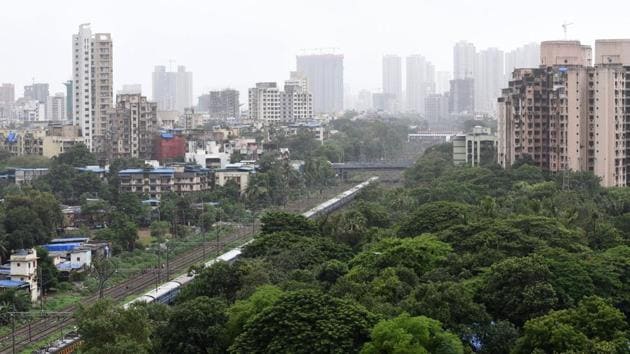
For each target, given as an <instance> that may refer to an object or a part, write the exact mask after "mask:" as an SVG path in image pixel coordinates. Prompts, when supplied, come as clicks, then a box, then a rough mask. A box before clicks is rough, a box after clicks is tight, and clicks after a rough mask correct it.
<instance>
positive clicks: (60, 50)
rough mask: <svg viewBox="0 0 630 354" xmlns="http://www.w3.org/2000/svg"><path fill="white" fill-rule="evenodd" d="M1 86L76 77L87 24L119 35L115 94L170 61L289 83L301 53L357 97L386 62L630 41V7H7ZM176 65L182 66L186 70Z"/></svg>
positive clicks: (210, 77) (443, 1)
mask: <svg viewBox="0 0 630 354" xmlns="http://www.w3.org/2000/svg"><path fill="white" fill-rule="evenodd" d="M0 11H1V12H0V82H12V83H15V84H16V96H21V95H22V87H23V86H24V85H25V84H28V83H30V82H31V80H32V78H35V81H36V82H49V83H50V84H51V93H53V92H55V91H62V89H63V86H62V85H61V84H60V83H61V82H63V81H64V80H67V79H68V78H69V77H70V74H71V70H72V67H71V38H72V34H73V33H75V32H76V31H77V29H78V25H79V24H81V23H84V22H90V23H91V24H92V30H93V32H111V33H112V37H113V40H114V80H115V90H118V89H119V88H120V87H121V86H122V84H126V83H141V84H142V87H143V93H145V94H147V95H148V96H150V95H151V72H152V70H153V66H154V65H156V64H164V65H168V62H169V60H175V61H176V63H177V64H181V65H186V67H187V68H189V69H190V70H192V71H193V73H194V92H195V95H198V94H199V93H201V92H202V91H205V90H207V89H216V88H223V87H234V88H237V89H240V90H245V89H246V88H247V87H250V86H252V85H253V84H254V83H255V82H257V81H282V80H284V79H286V78H288V75H289V73H288V72H289V71H290V70H293V69H295V55H296V54H299V53H300V52H301V51H302V50H303V49H312V48H331V47H333V48H338V49H337V52H338V53H343V54H344V55H345V62H344V66H345V78H346V80H345V81H346V84H348V85H349V86H350V87H351V89H352V90H353V91H357V90H359V89H363V88H366V89H377V88H379V87H380V86H381V56H382V55H383V54H389V53H395V54H399V55H402V56H405V55H408V54H414V53H419V54H423V55H424V56H425V57H427V58H428V59H429V60H431V61H432V62H433V63H434V64H435V65H436V67H437V69H438V70H452V68H451V66H452V47H453V44H454V43H455V42H457V41H458V40H462V39H465V40H468V41H471V42H473V43H474V44H475V45H476V46H477V49H483V48H486V47H499V48H501V49H503V50H509V49H512V48H514V47H517V46H520V45H522V44H525V43H527V42H532V41H541V40H546V39H561V38H562V37H563V35H562V28H561V24H562V23H563V22H564V21H565V20H566V21H568V22H574V23H575V24H574V25H573V26H571V27H570V29H569V37H570V38H573V39H580V40H581V41H582V42H583V43H588V44H592V42H593V41H594V39H595V38H627V37H630V26H629V25H628V23H629V22H628V18H627V16H628V14H629V13H630V1H627V0H626V1H623V0H618V1H599V2H592V1H589V2H586V1H581V0H573V1H570V2H569V1H556V0H544V1H540V0H530V1H527V0H524V1H519V2H518V4H517V2H516V1H510V0H470V1H469V0H459V1H449V0H408V1H403V0H309V1H307V0H194V1H192V0H177V1H166V0H142V1H141V0H126V1H121V0H101V1H91V0H58V1H50V0H40V1H29V0H20V1H12V0H2V3H1V5H0ZM177 64H176V65H177Z"/></svg>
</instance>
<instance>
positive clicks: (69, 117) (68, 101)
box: [63, 80, 74, 122]
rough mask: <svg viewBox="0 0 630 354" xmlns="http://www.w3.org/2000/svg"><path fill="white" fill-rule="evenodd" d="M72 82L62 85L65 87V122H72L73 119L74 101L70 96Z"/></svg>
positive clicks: (72, 96)
mask: <svg viewBox="0 0 630 354" xmlns="http://www.w3.org/2000/svg"><path fill="white" fill-rule="evenodd" d="M73 83H74V81H73V80H68V81H66V82H64V83H63V85H64V86H65V87H66V117H65V120H66V121H68V122H72V120H73V119H74V118H73V117H74V116H73V114H72V107H73V105H72V100H73V99H74V95H73V94H72V86H73Z"/></svg>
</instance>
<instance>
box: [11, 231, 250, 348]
mask: <svg viewBox="0 0 630 354" xmlns="http://www.w3.org/2000/svg"><path fill="white" fill-rule="evenodd" d="M251 235H252V233H251V229H249V228H241V229H239V230H237V231H236V232H233V233H231V234H230V235H227V236H226V237H223V238H222V239H220V243H219V245H218V246H217V243H216V242H206V243H204V247H197V248H194V249H192V250H190V251H188V252H185V253H184V254H182V255H180V256H179V257H177V258H175V259H174V260H173V261H172V262H170V263H169V273H170V274H178V273H182V272H184V271H186V270H188V268H190V266H192V265H195V264H197V263H201V262H202V261H206V260H207V258H208V257H209V256H210V255H212V254H213V253H214V252H218V251H221V250H222V247H223V245H225V244H228V243H232V242H236V241H244V240H246V239H249V238H250V237H251ZM163 271H164V270H163V269H160V268H157V269H150V270H148V271H146V272H140V273H138V274H136V275H135V276H132V277H130V278H128V279H127V280H125V281H123V282H121V283H118V284H116V285H114V286H112V287H109V288H107V289H105V290H104V292H103V296H104V297H105V298H110V299H112V300H114V301H119V300H123V299H125V298H126V297H127V296H129V295H134V294H137V293H139V292H141V291H143V290H145V289H147V288H150V287H151V286H153V285H154V284H156V279H157V278H158V276H160V273H162V272H163ZM169 278H170V277H169ZM159 281H160V282H164V281H166V277H165V275H164V277H160V280H159ZM97 300H98V295H92V296H89V297H87V298H85V299H83V300H82V301H81V304H82V305H84V306H85V305H90V304H93V303H94V302H96V301H97ZM78 307H79V306H78V305H71V306H69V307H67V308H64V309H63V310H62V312H72V313H74V312H75V311H76V310H77V309H78ZM73 323H74V318H73V317H71V316H70V317H62V316H51V317H48V318H41V319H39V320H36V321H33V322H31V323H30V326H29V325H25V326H22V327H20V328H18V329H16V331H15V334H14V335H15V351H16V352H19V351H20V350H21V349H23V348H24V347H26V346H27V345H29V344H31V343H36V342H38V341H40V340H43V339H45V338H48V337H49V336H51V335H53V334H54V333H56V332H59V333H60V334H61V333H63V329H64V328H67V327H69V326H71V325H72V324H73ZM13 340H14V339H13V334H7V335H5V336H2V337H0V353H12V352H13Z"/></svg>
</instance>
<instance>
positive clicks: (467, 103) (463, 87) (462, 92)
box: [448, 78, 475, 114]
mask: <svg viewBox="0 0 630 354" xmlns="http://www.w3.org/2000/svg"><path fill="white" fill-rule="evenodd" d="M448 98H449V103H448V106H449V109H448V111H449V113H452V114H472V113H474V112H475V80H474V79H472V78H468V79H455V80H451V90H450V92H449V97H448Z"/></svg>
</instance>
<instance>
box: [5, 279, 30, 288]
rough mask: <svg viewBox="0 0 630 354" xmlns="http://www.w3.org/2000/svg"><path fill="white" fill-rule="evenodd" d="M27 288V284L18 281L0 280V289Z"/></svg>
mask: <svg viewBox="0 0 630 354" xmlns="http://www.w3.org/2000/svg"><path fill="white" fill-rule="evenodd" d="M24 287H29V284H28V283H27V282H25V281H19V280H8V279H6V280H0V288H24Z"/></svg>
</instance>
